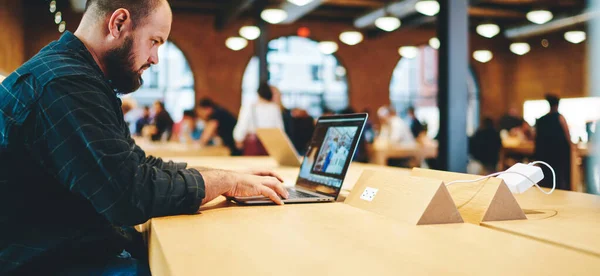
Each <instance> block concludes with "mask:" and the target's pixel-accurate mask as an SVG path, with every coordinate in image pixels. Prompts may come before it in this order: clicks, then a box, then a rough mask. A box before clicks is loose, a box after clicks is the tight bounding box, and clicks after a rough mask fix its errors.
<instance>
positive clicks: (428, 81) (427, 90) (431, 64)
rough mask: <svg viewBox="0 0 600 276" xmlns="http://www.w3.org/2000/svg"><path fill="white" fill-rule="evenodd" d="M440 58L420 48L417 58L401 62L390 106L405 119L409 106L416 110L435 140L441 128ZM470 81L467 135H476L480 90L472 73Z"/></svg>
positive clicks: (425, 47)
mask: <svg viewBox="0 0 600 276" xmlns="http://www.w3.org/2000/svg"><path fill="white" fill-rule="evenodd" d="M437 55H438V51H437V50H435V49H433V48H431V47H429V46H422V47H419V51H418V55H417V56H416V57H414V58H405V57H403V58H401V59H400V61H399V62H398V65H397V66H396V68H395V69H394V73H393V75H392V81H391V83H390V103H391V104H392V106H393V107H394V109H396V111H397V112H398V114H399V115H401V116H403V115H405V114H406V109H407V108H408V107H410V106H413V107H415V113H416V115H417V118H418V119H419V120H420V121H421V123H424V124H427V135H428V136H429V137H432V138H433V137H435V136H436V135H437V134H438V131H439V126H440V111H439V109H438V106H437V93H438V86H437V85H438V63H437V60H438V56H437ZM466 81H467V90H468V101H469V103H468V110H467V134H468V135H472V134H473V133H474V131H475V130H476V129H477V127H478V125H479V88H478V86H477V82H476V80H475V76H474V75H473V71H472V70H469V74H468V76H467V80H466Z"/></svg>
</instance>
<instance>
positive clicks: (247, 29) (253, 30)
mask: <svg viewBox="0 0 600 276" xmlns="http://www.w3.org/2000/svg"><path fill="white" fill-rule="evenodd" d="M240 35H241V36H242V37H243V38H245V39H248V40H255V39H257V38H258V37H259V36H260V29H259V28H258V27H256V26H244V27H241V28H240Z"/></svg>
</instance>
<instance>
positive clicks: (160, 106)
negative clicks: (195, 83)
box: [151, 101, 173, 141]
mask: <svg viewBox="0 0 600 276" xmlns="http://www.w3.org/2000/svg"><path fill="white" fill-rule="evenodd" d="M153 108H154V119H153V123H152V124H153V125H154V131H153V132H152V136H151V139H152V141H160V140H162V139H163V135H166V140H170V138H171V132H172V131H173V119H171V115H170V114H169V112H167V110H166V109H165V103H163V102H161V101H156V102H154V106H153Z"/></svg>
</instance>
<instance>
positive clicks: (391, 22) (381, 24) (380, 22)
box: [375, 16, 402, 32]
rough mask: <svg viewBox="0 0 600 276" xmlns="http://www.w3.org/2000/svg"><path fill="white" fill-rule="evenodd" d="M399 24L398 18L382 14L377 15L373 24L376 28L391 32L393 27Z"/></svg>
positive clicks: (395, 27) (400, 23)
mask: <svg viewBox="0 0 600 276" xmlns="http://www.w3.org/2000/svg"><path fill="white" fill-rule="evenodd" d="M400 25H402V22H400V19H398V18H396V17H393V16H383V17H379V18H377V20H375V26H377V28H379V29H382V30H384V31H386V32H391V31H393V30H395V29H398V28H400Z"/></svg>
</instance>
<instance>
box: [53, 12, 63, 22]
mask: <svg viewBox="0 0 600 276" xmlns="http://www.w3.org/2000/svg"><path fill="white" fill-rule="evenodd" d="M61 21H62V13H61V12H57V13H55V14H54V23H56V24H59V23H60V22H61Z"/></svg>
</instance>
